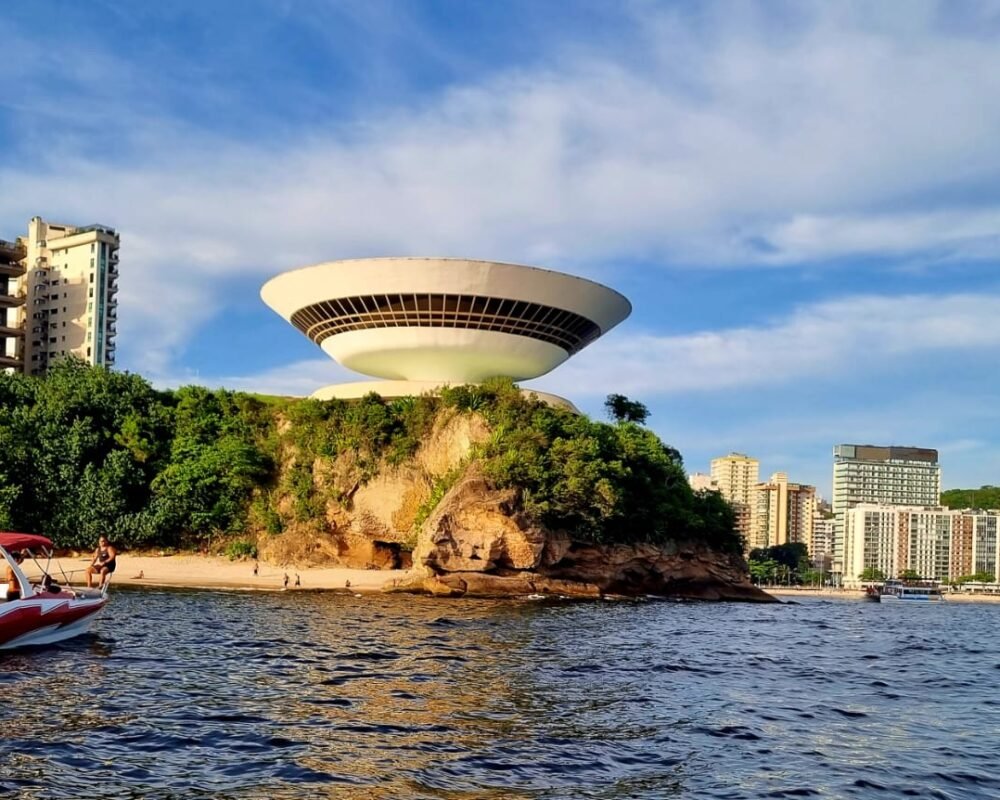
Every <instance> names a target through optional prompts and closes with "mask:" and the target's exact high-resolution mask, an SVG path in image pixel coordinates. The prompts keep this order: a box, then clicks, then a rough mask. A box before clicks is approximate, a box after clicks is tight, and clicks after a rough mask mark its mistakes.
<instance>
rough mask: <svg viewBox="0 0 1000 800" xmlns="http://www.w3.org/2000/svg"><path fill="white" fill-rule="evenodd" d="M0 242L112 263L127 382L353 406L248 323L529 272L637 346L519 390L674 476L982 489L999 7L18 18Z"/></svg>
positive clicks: (15, 12) (329, 373) (351, 5)
mask: <svg viewBox="0 0 1000 800" xmlns="http://www.w3.org/2000/svg"><path fill="white" fill-rule="evenodd" d="M0 29H2V30H3V31H4V34H5V36H4V40H5V57H4V59H3V62H2V63H0V236H4V237H6V238H10V237H11V236H13V235H16V234H18V233H22V232H23V230H24V228H25V227H26V222H27V219H28V218H29V217H30V216H32V215H34V214H41V215H43V216H46V217H49V218H52V219H56V220H59V221H65V222H71V223H72V222H76V223H81V224H85V223H88V222H93V221H99V222H103V223H106V224H110V225H114V226H115V227H117V228H119V229H120V230H121V233H122V279H121V287H122V289H121V295H120V300H121V306H120V319H121V321H120V325H119V331H120V332H119V366H120V367H122V368H125V369H129V370H132V371H136V372H140V373H142V374H144V375H146V376H148V377H149V378H150V379H151V380H153V381H154V382H155V383H156V384H157V385H161V386H173V385H178V384H181V383H187V382H197V383H203V384H207V385H213V386H228V387H232V388H243V389H255V390H260V391H274V392H284V393H301V394H306V393H308V392H310V391H312V389H314V388H316V387H318V386H321V385H324V384H327V383H332V382H335V381H338V380H349V379H352V378H353V377H354V376H353V375H351V374H350V373H347V371H346V370H343V369H341V368H340V367H338V366H337V365H336V364H334V363H333V362H332V361H330V360H329V359H327V358H326V357H325V356H324V355H323V354H322V353H321V352H320V351H319V350H318V349H317V348H315V347H314V346H313V345H312V344H310V343H309V342H308V341H307V340H306V339H304V338H303V337H301V336H300V335H299V334H298V333H297V332H296V331H295V330H293V329H292V328H291V327H290V326H289V325H287V324H286V323H285V322H284V321H283V320H281V319H280V318H279V317H277V316H276V315H274V314H273V312H271V311H270V310H269V309H267V308H266V307H265V306H264V305H263V304H262V303H261V301H260V299H259V296H258V290H259V287H260V284H261V283H262V282H263V281H264V280H265V279H266V278H267V277H269V276H270V275H272V274H274V273H276V272H279V271H281V270H283V269H287V268H291V267H294V266H299V265H302V264H306V263H314V262H317V261H325V260H331V259H337V258H349V257H359V256H378V255H403V254H413V255H441V256H467V257H473V258H485V259H497V260H506V261H520V262H525V263H531V264H536V265H539V266H548V267H552V268H556V269H564V270H568V271H572V272H575V273H578V274H582V275H586V276H588V277H592V278H595V279H597V280H600V281H603V282H606V283H608V284H610V285H612V286H614V287H615V288H617V289H619V290H620V291H622V292H623V293H624V294H626V295H627V296H628V297H629V298H630V299H631V300H632V302H633V305H634V313H633V315H632V317H631V318H630V319H629V320H627V321H626V322H625V323H624V324H622V325H621V326H620V327H619V328H617V329H615V330H614V331H613V332H612V333H611V334H609V335H608V336H607V337H605V338H604V339H602V340H601V341H599V342H598V343H596V344H595V345H593V346H591V347H590V348H588V349H587V350H585V351H583V352H582V353H581V354H580V355H579V356H577V357H575V358H574V359H572V360H571V361H569V362H567V364H565V365H564V366H562V367H560V368H559V369H557V370H556V371H554V372H553V373H551V374H550V375H548V376H545V377H543V378H541V379H539V380H537V381H534V382H532V383H531V385H534V386H537V387H538V388H540V389H547V390H551V391H555V392H557V393H560V394H563V395H565V396H568V397H570V398H571V399H573V400H574V401H575V402H576V403H577V404H578V405H579V406H580V407H581V408H583V409H585V410H587V411H588V412H591V413H595V414H599V413H600V411H601V403H602V400H603V397H604V396H605V395H606V394H607V393H609V392H622V393H625V394H627V395H629V396H631V397H634V398H636V399H639V400H642V401H643V402H645V403H646V404H647V405H648V406H649V408H650V409H651V411H652V416H651V419H650V424H651V426H652V427H653V428H654V429H655V430H656V431H657V432H658V433H659V434H660V435H661V436H662V437H663V438H664V439H665V440H666V441H668V442H670V443H671V444H673V445H675V446H677V447H678V448H679V449H680V450H681V451H682V453H683V454H684V456H685V460H686V463H687V465H688V468H689V469H691V470H706V469H707V467H708V461H709V459H710V458H711V457H713V456H715V455H721V454H724V453H726V452H728V451H730V450H739V451H743V452H748V453H751V454H753V455H755V456H757V457H758V458H759V459H760V460H761V470H762V473H763V474H765V475H767V474H769V473H770V472H773V471H777V470H784V471H787V472H788V473H789V475H790V477H791V479H792V480H800V481H804V482H809V483H815V484H816V485H817V486H818V487H819V488H820V491H821V492H822V493H824V494H827V495H828V494H829V485H830V473H831V449H832V446H833V445H834V444H836V443H838V442H854V441H857V442H871V443H876V444H890V443H893V444H912V445H919V446H926V447H937V448H938V449H939V450H940V451H941V460H942V464H943V476H944V483H945V485H946V486H973V485H975V486H978V485H980V484H983V483H1000V375H998V369H997V367H998V357H997V356H998V352H1000V269H998V265H1000V47H997V45H996V43H997V41H998V37H1000V2H995V1H994V0H974V1H970V2H955V1H950V2H940V3H939V2H930V1H929V0H928V1H924V0H903V1H902V2H891V1H886V2H880V3H869V2H848V1H847V0H845V1H844V2H839V3H827V2H816V3H810V2H806V1H805V0H803V1H801V2H800V1H799V0H796V2H787V3H783V2H778V1H777V0H774V1H772V2H761V3H753V2H693V0H692V1H691V2H662V3H657V2H648V1H636V2H615V3H611V2H588V1H587V0H578V1H577V2H558V1H557V0H523V1H522V2H516V1H515V0H506V1H505V2H503V3H499V2H487V1H486V0H482V1H481V2H475V1H474V0H436V1H435V2H417V1H416V0H397V1H396V2H378V0H364V1H363V2H360V1H359V2H333V1H332V0H213V2H193V1H192V0H161V2H159V3H145V2H142V3H140V2H134V0H127V1H126V0H89V2H86V3H82V2H77V0H7V2H5V3H3V5H2V6H0Z"/></svg>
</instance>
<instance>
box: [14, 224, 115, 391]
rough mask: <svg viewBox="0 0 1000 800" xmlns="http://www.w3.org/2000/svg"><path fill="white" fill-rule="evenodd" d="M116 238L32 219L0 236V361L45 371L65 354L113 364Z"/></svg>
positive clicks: (97, 228)
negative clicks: (17, 232)
mask: <svg viewBox="0 0 1000 800" xmlns="http://www.w3.org/2000/svg"><path fill="white" fill-rule="evenodd" d="M118 246H119V236H118V233H117V232H116V231H115V230H114V229H113V228H109V227H107V226H105V225H88V226H85V227H76V226H73V225H62V224H56V223H54V222H46V221H45V220H43V219H42V218H41V217H33V218H32V220H31V222H30V223H29V224H28V235H27V236H19V237H18V238H17V240H16V241H15V242H0V315H2V319H0V367H4V368H8V369H17V370H21V371H23V372H26V373H28V374H31V375H41V374H44V373H45V372H46V371H47V370H48V367H49V365H50V364H51V363H52V362H53V361H54V360H56V359H57V358H60V357H63V356H69V355H72V356H76V357H78V358H80V359H82V360H83V361H86V362H87V363H88V364H98V365H102V366H112V365H113V364H114V363H115V336H116V334H117V322H118V301H117V299H116V294H117V292H118Z"/></svg>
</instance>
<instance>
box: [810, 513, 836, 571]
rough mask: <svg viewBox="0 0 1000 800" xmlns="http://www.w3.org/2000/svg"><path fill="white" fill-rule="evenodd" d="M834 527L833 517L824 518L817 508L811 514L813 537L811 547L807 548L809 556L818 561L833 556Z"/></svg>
mask: <svg viewBox="0 0 1000 800" xmlns="http://www.w3.org/2000/svg"><path fill="white" fill-rule="evenodd" d="M835 531H836V525H835V521H834V519H833V517H828V516H826V515H825V514H824V513H823V512H822V511H820V510H819V509H818V508H817V509H816V511H814V512H813V535H812V547H810V548H809V555H810V556H811V557H812V558H814V559H818V558H820V557H825V556H830V557H832V556H833V538H834V533H835Z"/></svg>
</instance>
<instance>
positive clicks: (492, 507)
mask: <svg viewBox="0 0 1000 800" xmlns="http://www.w3.org/2000/svg"><path fill="white" fill-rule="evenodd" d="M413 564H414V571H415V574H414V576H413V578H412V579H411V580H410V581H409V582H408V583H406V584H405V585H404V586H401V587H395V589H396V590H397V591H420V592H426V593H428V594H433V595H445V596H462V595H464V596H473V597H498V596H509V595H531V594H545V595H563V596H569V597H600V596H604V595H624V596H644V595H653V596H660V597H674V598H685V599H697V600H743V601H754V602H772V601H773V599H774V598H772V597H771V596H770V595H768V594H766V593H764V592H762V591H761V590H760V589H757V588H756V587H755V586H753V585H751V583H750V581H749V579H748V576H747V571H746V564H745V563H744V562H743V559H742V557H741V556H739V555H738V554H727V553H720V552H717V551H714V550H710V549H707V548H706V547H704V546H702V545H696V544H685V543H668V544H663V545H656V544H646V543H644V544H599V543H589V542H574V541H573V540H572V539H571V538H570V537H569V535H568V534H566V533H565V532H563V531H549V530H547V529H546V528H544V527H541V526H539V525H537V524H535V523H533V522H532V521H531V520H530V519H528V518H527V517H526V516H525V515H524V514H523V513H521V512H520V510H519V505H518V497H517V492H516V491H515V490H510V489H508V490H496V489H491V488H490V487H489V485H488V484H487V482H486V481H485V480H484V479H483V478H482V477H481V476H480V475H478V474H477V473H476V472H475V471H472V472H471V474H469V475H466V476H465V477H464V478H463V479H462V480H460V481H459V482H458V483H456V485H455V486H454V487H453V488H452V489H451V491H449V492H448V494H447V495H445V497H444V499H443V500H442V501H441V503H439V505H438V507H437V509H435V511H434V513H433V514H431V515H430V517H428V519H427V520H426V521H425V522H424V525H423V527H422V530H421V532H420V537H419V539H418V544H417V548H416V550H415V551H414V554H413Z"/></svg>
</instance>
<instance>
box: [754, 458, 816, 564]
mask: <svg viewBox="0 0 1000 800" xmlns="http://www.w3.org/2000/svg"><path fill="white" fill-rule="evenodd" d="M815 512H816V487H815V486H806V485H805V484H801V483H789V482H788V475H786V474H785V473H784V472H776V473H774V474H773V475H772V476H771V478H770V479H769V480H768V481H767V482H766V483H759V484H757V486H756V487H755V488H754V502H753V521H752V531H753V533H752V540H753V541H752V547H773V546H775V545H779V544H787V543H789V542H801V543H802V544H804V545H806V547H807V548H809V551H810V552H812V547H813V543H812V539H813V516H814V514H815Z"/></svg>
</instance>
